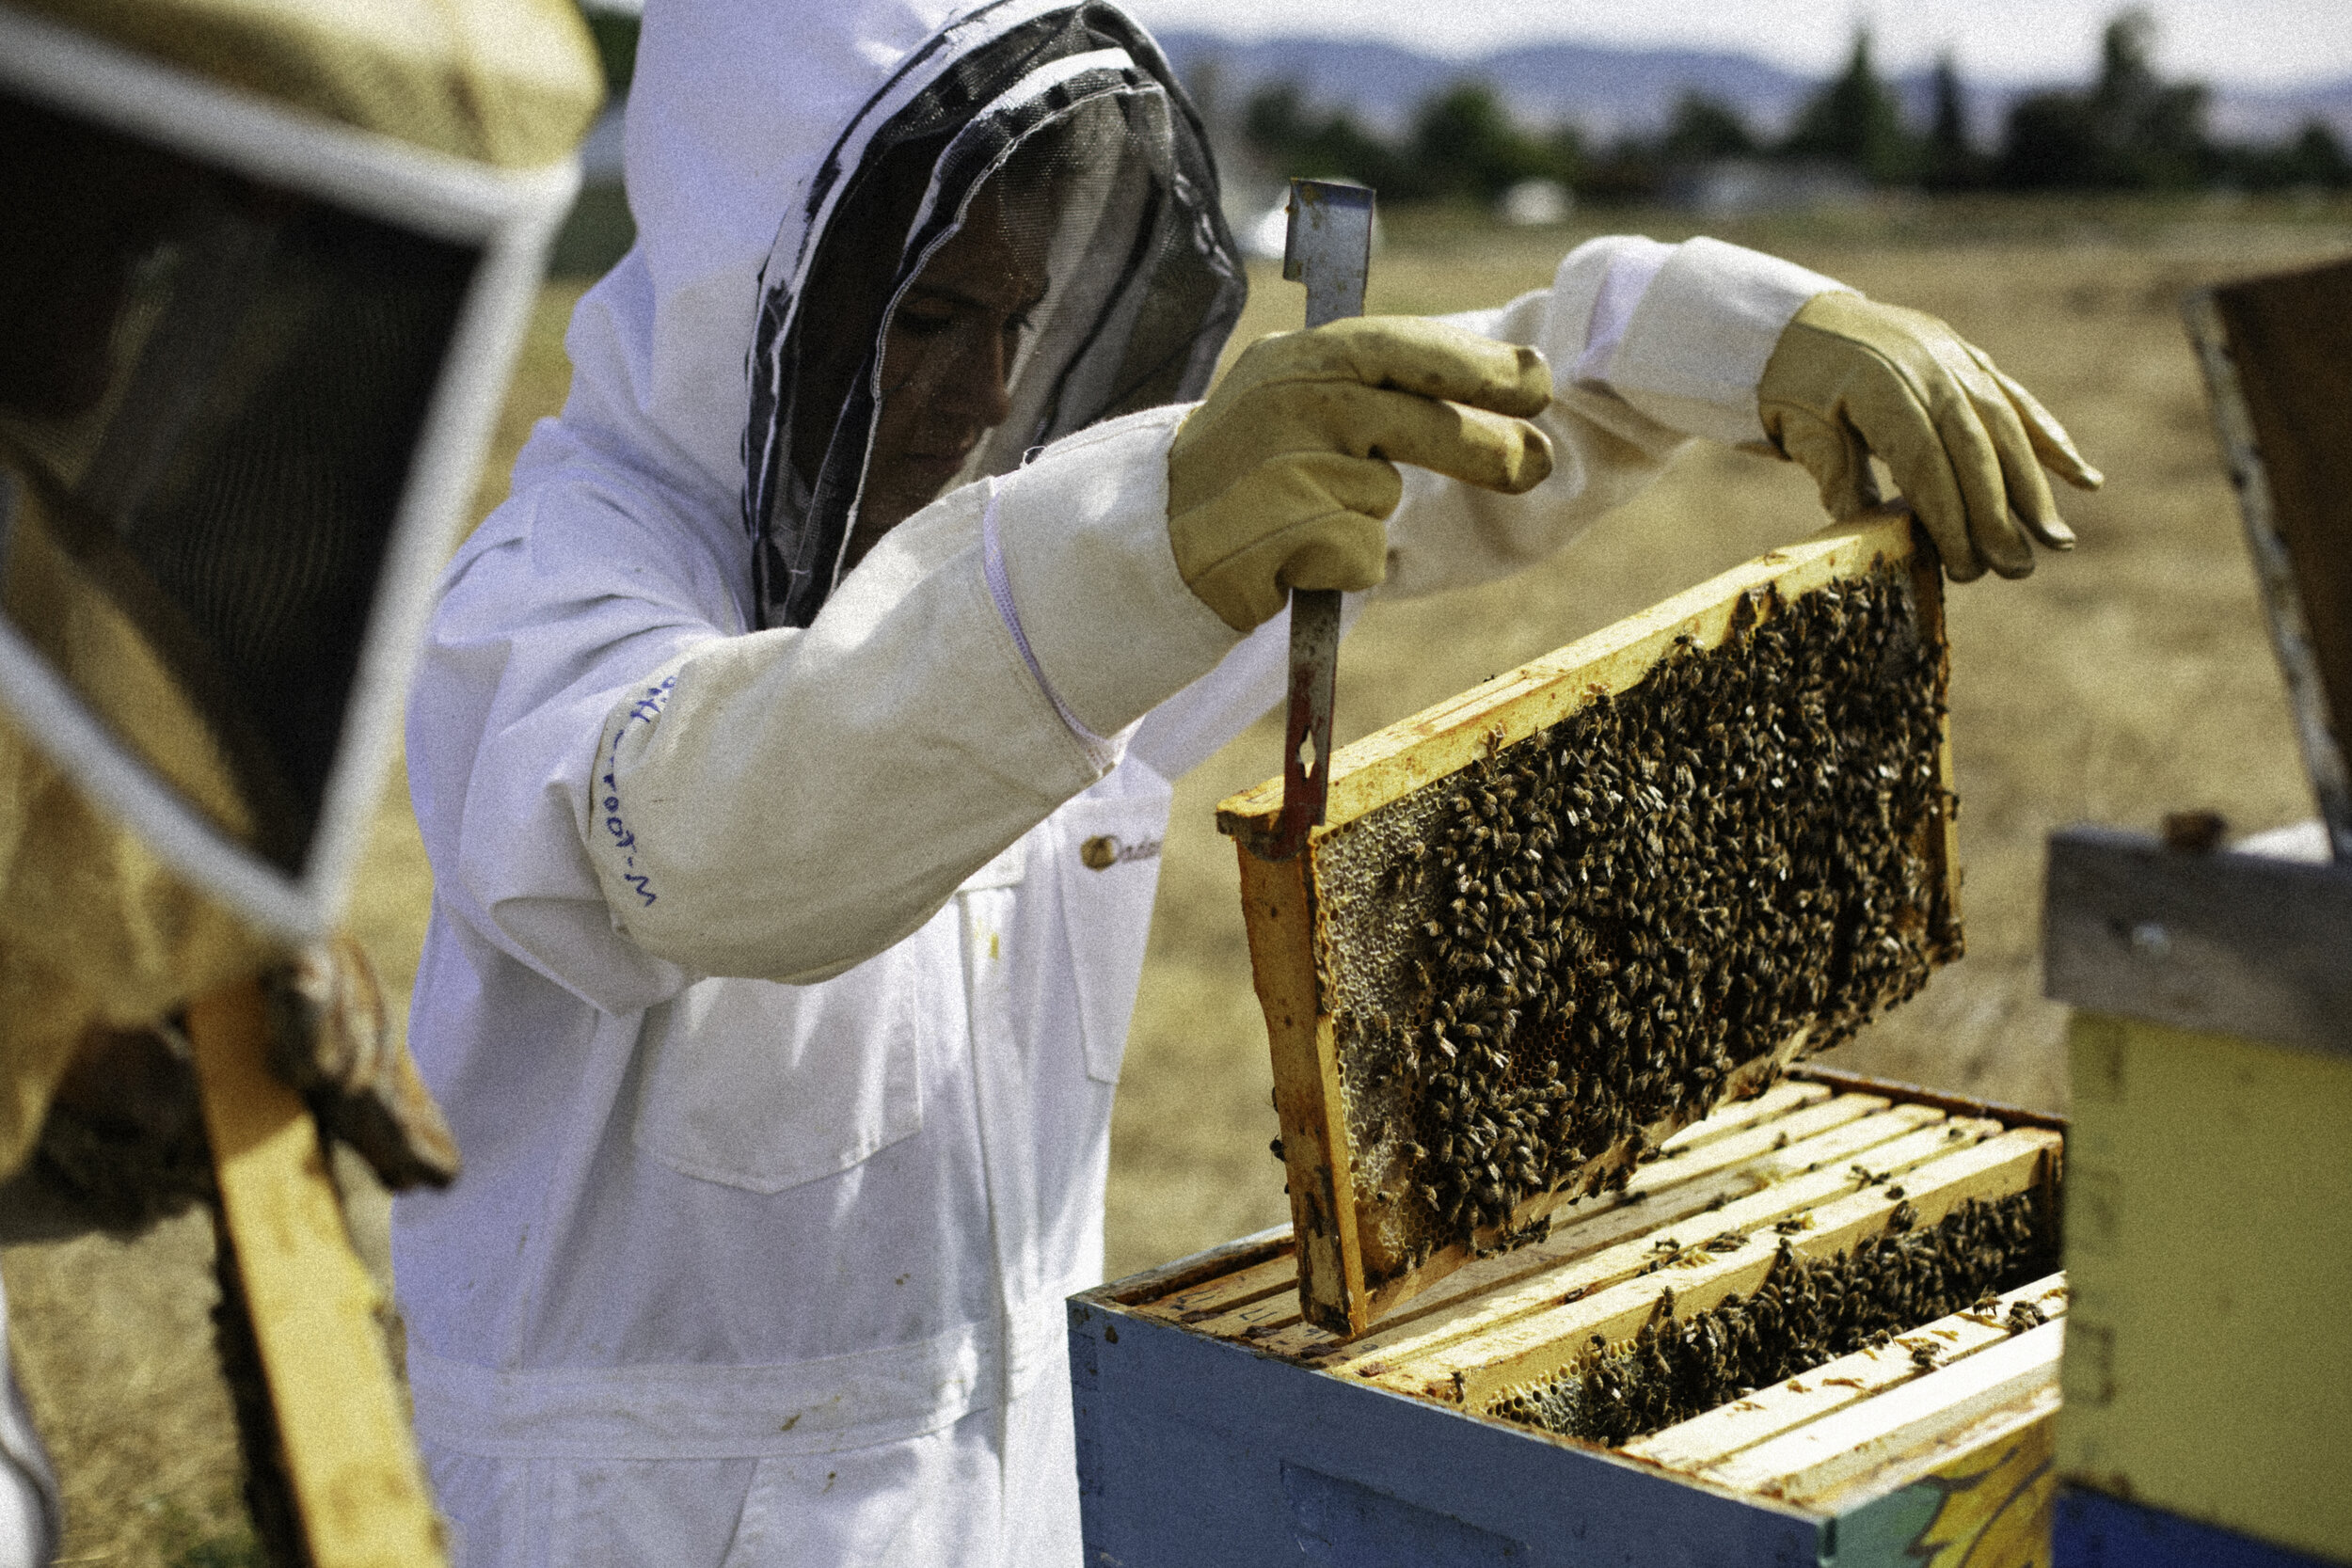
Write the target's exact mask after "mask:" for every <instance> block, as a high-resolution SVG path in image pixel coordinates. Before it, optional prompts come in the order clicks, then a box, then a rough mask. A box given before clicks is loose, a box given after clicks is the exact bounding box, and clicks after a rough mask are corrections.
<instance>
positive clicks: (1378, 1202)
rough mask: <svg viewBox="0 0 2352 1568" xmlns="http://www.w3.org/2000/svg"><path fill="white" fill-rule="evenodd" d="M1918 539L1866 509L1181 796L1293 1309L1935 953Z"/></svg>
mask: <svg viewBox="0 0 2352 1568" xmlns="http://www.w3.org/2000/svg"><path fill="white" fill-rule="evenodd" d="M1947 672H1948V664H1947V655H1946V649H1945V642H1944V626H1943V599H1942V588H1941V582H1940V579H1939V578H1938V576H1937V572H1936V562H1935V558H1934V555H1933V552H1932V550H1931V548H1929V547H1926V546H1923V545H1920V544H1919V543H1918V542H1917V540H1916V535H1915V531H1914V528H1913V526H1912V524H1911V523H1910V521H1909V520H1908V518H1907V517H1905V516H1902V515H1884V514H1881V515H1873V516H1871V517H1868V518H1866V519H1864V520H1861V521H1859V522H1857V523H1854V524H1851V525H1846V526H1841V527H1839V528H1836V529H1832V530H1829V531H1825V532H1823V533H1820V534H1818V535H1816V536H1814V537H1813V538H1811V539H1808V540H1806V541H1804V543H1802V544H1799V545H1793V546H1788V547H1786V548H1783V549H1779V550H1774V551H1772V552H1771V553H1770V554H1767V555H1764V556H1762V557H1759V558H1758V559H1756V560H1755V561H1752V562H1748V563H1747V564H1746V565H1743V566H1740V567H1738V568H1737V569H1735V570H1733V571H1730V572H1727V573H1725V574H1724V575H1723V576H1722V577H1719V578H1714V579H1713V580H1712V581H1709V582H1706V583H1702V584H1700V585H1699V586H1698V587H1696V588H1692V589H1691V590H1689V591H1688V592H1686V593H1683V594H1678V595H1677V596H1676V597H1674V598H1671V599H1668V600H1667V601H1665V602H1664V603H1662V604H1661V605H1658V606H1656V607H1654V608H1653V609H1651V610H1647V611H1645V612H1644V613H1643V614H1641V615H1637V616H1634V617H1632V618H1631V619H1629V620H1626V621H1621V622H1619V623H1617V624H1616V625H1614V626H1609V627H1607V628H1605V629H1604V630H1602V631H1599V632H1597V633H1595V634H1594V635H1593V636H1591V637H1588V638H1585V639H1583V640H1582V641H1578V642H1575V643H1572V644H1570V645H1569V646H1568V647H1565V648H1563V649H1561V650H1559V651H1558V652H1556V653H1553V654H1550V655H1549V656H1547V657H1543V658H1540V659H1537V660H1535V661H1534V663H1531V664H1527V665H1524V666H1522V667H1521V668H1519V669H1518V670H1514V671H1512V672H1510V673H1507V674H1502V675H1498V676H1496V677H1495V678H1494V679H1492V680H1489V681H1487V682H1486V683H1485V684H1484V685H1481V686H1478V687H1475V688H1473V689H1470V690H1469V691H1467V692H1464V693H1462V694H1461V695H1460V696H1458V697H1455V698H1453V699H1451V700H1450V701H1447V702H1445V703H1441V704H1439V705H1437V706H1435V707H1433V708H1430V709H1428V710H1426V711H1425V712H1422V713H1421V714H1419V715H1417V716H1415V717H1414V718H1411V719H1408V720H1406V721H1403V722H1401V723H1398V724H1394V725H1391V727H1390V728H1388V729H1386V730H1382V731H1380V732H1379V733H1377V734H1375V735H1372V736H1366V737H1365V738H1364V739H1362V740H1359V741H1358V742H1356V743H1355V744H1354V745H1352V746H1349V747H1346V748H1343V750H1341V751H1339V752H1336V753H1335V754H1334V755H1333V757H1332V759H1331V784H1330V804H1329V807H1328V809H1327V822H1326V824H1325V826H1323V827H1322V828H1319V829H1317V830H1316V831H1315V832H1314V834H1313V836H1312V838H1311V841H1310V843H1309V846H1308V848H1307V850H1306V852H1305V853H1303V854H1301V855H1298V856H1296V857H1295V858H1293V859H1291V860H1287V861H1275V860H1267V859H1263V858H1261V855H1260V853H1259V852H1258V851H1259V850H1260V849H1263V847H1264V846H1265V845H1266V844H1267V843H1268V842H1269V835H1270V834H1271V832H1272V830H1273V828H1274V825H1275V823H1276V821H1277V820H1278V818H1279V814H1280V809H1281V785H1280V781H1279V780H1274V781H1270V782H1269V783H1267V784H1261V785H1260V786H1259V787H1257V788H1256V789H1254V790H1250V791H1248V792H1247V793H1245V794H1242V795H1236V796H1233V797H1232V798H1231V799H1229V800H1226V801H1224V802H1223V803H1222V804H1221V805H1220V806H1219V807H1218V808H1217V823H1218V826H1219V828H1220V829H1222V830H1223V831H1224V832H1227V833H1229V834H1231V835H1232V837H1233V838H1234V840H1235V842H1236V844H1237V847H1238V848H1239V850H1240V859H1241V881H1242V900H1243V908H1244V914H1245V919H1246V921H1247V924H1248V932H1249V947H1250V958H1251V963H1252V966H1253V968H1254V971H1255V975H1256V981H1257V988H1258V996H1259V1000H1260V1002H1261V1003H1262V1004H1263V1007H1264V1010H1265V1016H1266V1027H1267V1033H1268V1036H1269V1037H1270V1040H1271V1044H1272V1048H1273V1057H1274V1085H1275V1087H1274V1093H1275V1105H1276V1110H1277V1111H1278V1113H1279V1116H1280V1118H1281V1127H1282V1154H1283V1159H1284V1162H1285V1164H1286V1165H1287V1167H1288V1171H1289V1177H1290V1193H1291V1211H1292V1216H1293V1221H1294V1224H1295V1229H1296V1233H1297V1235H1298V1237H1299V1238H1300V1247H1299V1256H1300V1270H1299V1295H1300V1305H1301V1309H1302V1310H1303V1311H1304V1313H1305V1314H1306V1316H1307V1318H1308V1320H1309V1321H1310V1322H1311V1323H1315V1324H1317V1325H1319V1326H1321V1327H1324V1328H1326V1329H1328V1330H1330V1331H1331V1332H1333V1333H1340V1334H1352V1333H1360V1332H1362V1331H1363V1330H1364V1329H1366V1328H1368V1327H1369V1326H1370V1325H1371V1324H1372V1323H1373V1322H1374V1321H1375V1319H1376V1318H1378V1317H1379V1316H1380V1314H1381V1313H1383V1312H1384V1311H1386V1310H1387V1309H1389V1308H1390V1307H1392V1306H1394V1305H1395V1304H1396V1303H1398V1302H1401V1301H1403V1300H1405V1299H1406V1298H1407V1297H1410V1296H1412V1295H1413V1294H1415V1293H1417V1292H1418V1291H1422V1290H1423V1289H1425V1288H1426V1287H1428V1286H1429V1285H1431V1284H1432V1283H1434V1282H1435V1281H1437V1280H1438V1279H1440V1278H1443V1277H1444V1276H1445V1275H1448V1274H1451V1273H1452V1272H1453V1271H1454V1270H1455V1269H1457V1268H1459V1267H1461V1266H1462V1265H1463V1264H1464V1263H1466V1262H1469V1261H1470V1260H1471V1259H1473V1258H1476V1257H1478V1256H1482V1255H1484V1254H1486V1253H1490V1252H1493V1251H1495V1250H1498V1249H1502V1248H1508V1247H1511V1246H1516V1245H1519V1244H1522V1243H1525V1242H1528V1241H1531V1240H1533V1239H1534V1238H1536V1237H1539V1236H1541V1235H1542V1234H1544V1232H1545V1230H1546V1227H1548V1226H1549V1223H1550V1216H1551V1215H1552V1213H1553V1212H1554V1211H1556V1210H1559V1209H1561V1208H1563V1207H1564V1206H1565V1205H1567V1204H1570V1203H1573V1202H1576V1201H1578V1200H1579V1199H1581V1197H1583V1196H1585V1195H1586V1194H1588V1193H1593V1192H1596V1191H1598V1190H1601V1189H1603V1188H1604V1187H1608V1186H1611V1185H1618V1186H1621V1185H1622V1184H1623V1183H1624V1182H1625V1181H1626V1180H1628V1179H1629V1176H1630V1174H1631V1171H1632V1169H1633V1166H1634V1165H1635V1164H1636V1163H1637V1162H1638V1161H1639V1160H1640V1159H1641V1158H1642V1157H1643V1156H1644V1154H1645V1153H1646V1152H1649V1151H1654V1150H1655V1149H1656V1148H1658V1147H1659V1146H1660V1145H1661V1144H1662V1143H1663V1142H1664V1141H1665V1139H1666V1138H1667V1137H1668V1136H1669V1135H1671V1134H1672V1133H1673V1132H1676V1131H1677V1129H1679V1128H1681V1127H1684V1126H1686V1125H1688V1124H1689V1123H1691V1122H1693V1121H1695V1120H1697V1119H1698V1118H1700V1117H1703V1116H1705V1115H1707V1114H1708V1111H1710V1110H1711V1109H1713V1108H1714V1107H1715V1106H1717V1105H1719V1104H1722V1103H1724V1101H1730V1100H1736V1099H1740V1098H1743V1097H1745V1096H1748V1095H1753V1094H1756V1093H1757V1092H1759V1091H1761V1090H1762V1089H1763V1088H1764V1087H1766V1086H1767V1085H1770V1084H1771V1083H1772V1081H1773V1080H1774V1079H1775V1078H1776V1077H1777V1076H1778V1075H1779V1073H1780V1071H1781V1069H1783V1068H1784V1067H1785V1066H1786V1065H1787V1064H1788V1063H1789V1062H1790V1061H1792V1060H1794V1059H1795V1058H1797V1057H1799V1056H1802V1055H1806V1054H1809V1053H1813V1052H1816V1051H1820V1050H1823V1049H1826V1048H1827V1047H1829V1046H1832V1045H1836V1044H1837V1043H1838V1042H1839V1041H1841V1040H1843V1039H1846V1038H1847V1037H1850V1036H1851V1035H1852V1034H1853V1032H1854V1031H1855V1030H1856V1029H1857V1028H1859V1027H1860V1026H1861V1025H1862V1023H1863V1022H1866V1021H1867V1019H1868V1018H1870V1017H1871V1016H1872V1015H1873V1014H1874V1013H1876V1012H1877V1011H1879V1010H1880V1009H1882V1008H1884V1007H1886V1006H1891V1005H1892V1004H1894V1003H1896V1002H1899V1001H1900V1000H1902V999H1903V998H1905V997H1908V996H1910V995H1911V994H1912V993H1913V992H1915V991H1916V990H1918V989H1919V987H1920V986H1921V985H1922V984H1923V983H1925V981H1926V979H1927V976H1928V974H1929V972H1930V970H1931V969H1932V968H1933V967H1934V966H1936V965H1938V964H1941V963H1944V962H1946V961H1948V960H1949V959H1951V958H1957V957H1958V956H1959V954H1960V950H1961V929H1960V908H1959V900H1958V892H1957V890H1958V868H1957V863H1956V860H1955V856H1954V852H1953V841H1952V819H1953V816H1954V806H1955V802H1954V800H1953V797H1952V794H1951V790H1950V759H1949V753H1948V750H1947V742H1946V726H1945V705H1944V696H1945V687H1946V680H1947Z"/></svg>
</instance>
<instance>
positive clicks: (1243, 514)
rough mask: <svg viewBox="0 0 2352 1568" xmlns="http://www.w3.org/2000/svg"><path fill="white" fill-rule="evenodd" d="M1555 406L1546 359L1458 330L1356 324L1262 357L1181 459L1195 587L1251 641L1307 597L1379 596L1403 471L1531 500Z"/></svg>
mask: <svg viewBox="0 0 2352 1568" xmlns="http://www.w3.org/2000/svg"><path fill="white" fill-rule="evenodd" d="M1550 402H1551V371H1550V369H1549V367H1548V366H1547V365H1545V363H1544V359H1543V356H1542V355H1540V354H1538V353H1536V352H1535V351H1534V349H1532V348H1522V347H1519V346H1518V345H1517V344H1513V343H1499V342H1496V341H1493V340H1492V339H1488V338H1481V337H1479V336H1478V335H1477V334H1475V333H1472V332H1466V331H1464V330H1463V329H1462V328H1460V327H1458V326H1451V325H1447V324H1445V323H1443V322H1436V321H1425V320H1422V319H1421V318H1419V317H1412V316H1356V317H1351V318H1349V319H1347V320H1345V321H1337V322H1332V323H1330V324H1329V325H1325V326H1318V327H1313V328H1311V329H1310V330H1308V331H1304V332H1286V333H1282V334H1279V336H1276V337H1271V338H1265V339H1262V340H1260V341H1258V342H1255V343H1252V344H1251V345H1250V346H1249V347H1248V349H1246V350H1244V351H1243V353H1242V356H1241V357H1240V358H1238V359H1236V360H1235V361H1234V362H1233V367H1232V370H1231V371H1230V372H1227V373H1226V376H1225V379H1224V380H1223V381H1221V382H1219V383H1218V384H1217V387H1216V390H1215V391H1213V392H1211V393H1210V394H1209V399H1208V401H1207V402H1206V403H1203V404H1201V405H1200V407H1198V408H1196V409H1194V410H1193V411H1192V412H1191V413H1190V414H1188V415H1186V416H1185V418H1184V423H1183V425H1182V426H1180V427H1179V428H1178V430H1177V432H1176V439H1175V441H1174V442H1173V444H1171V445H1170V446H1169V448H1168V543H1169V544H1170V545H1171V546H1173V547H1174V550H1175V553H1176V565H1177V569H1178V570H1179V571H1180V572H1181V573H1182V574H1183V575H1184V585H1185V586H1186V587H1188V588H1190V589H1191V590H1192V591H1193V593H1194V594H1198V595H1199V596H1200V600H1201V602H1202V603H1204V604H1206V605H1207V606H1208V607H1209V608H1210V609H1211V610H1216V612H1217V614H1218V615H1219V616H1220V617H1221V618H1223V620H1224V622H1225V624H1226V625H1227V626H1232V628H1233V629H1234V630H1235V631H1241V632H1247V631H1248V630H1250V629H1251V628H1252V627H1254V626H1259V625H1260V624H1262V623H1263V622H1265V621H1267V620H1269V619H1271V618H1272V617H1273V616H1274V614H1275V613H1276V612H1277V611H1279V610H1280V609H1281V608H1282V605H1283V602H1284V600H1285V598H1286V597H1287V596H1288V594H1289V592H1290V590H1291V589H1294V588H1341V589H1364V588H1370V587H1373V586H1374V585H1375V584H1376V583H1378V582H1379V581H1380V579H1381V578H1383V577H1384V576H1386V575H1387V571H1388V530H1387V529H1386V527H1384V526H1383V525H1384V524H1385V523H1386V522H1387V520H1388V517H1389V515H1390V514H1391V513H1392V512H1394V511H1395V510H1396V504H1397V502H1398V500H1400V499H1402V498H1403V496H1404V493H1405V490H1404V481H1403V479H1402V478H1400V477H1399V475H1398V474H1397V471H1396V467H1395V466H1396V465H1397V464H1399V463H1411V464H1414V465H1416V466H1417V467H1423V468H1431V469H1434V470H1436V471H1437V472H1438V473H1441V474H1447V475H1450V476H1452V477H1453V478H1454V479H1458V480H1461V481H1463V482H1465V483H1470V484H1476V485H1479V486H1481V487H1482V488H1485V489H1488V490H1499V491H1501V492H1502V493H1503V494H1504V495H1511V496H1516V495H1521V494H1524V493H1525V492H1527V491H1529V490H1532V489H1534V487H1535V486H1536V485H1538V484H1541V483H1543V482H1544V481H1545V480H1546V479H1547V478H1549V477H1550V474H1551V443H1550V441H1549V439H1548V438H1547V437H1546V436H1545V435H1544V433H1543V432H1542V431H1540V430H1538V429H1536V428H1535V427H1534V425H1532V424H1529V423H1528V422H1527V420H1528V418H1529V417H1530V416H1533V415H1535V414H1540V413H1542V412H1543V410H1544V408H1545V406H1546V405H1547V404H1549V403H1550Z"/></svg>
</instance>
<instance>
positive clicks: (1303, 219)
mask: <svg viewBox="0 0 2352 1568" xmlns="http://www.w3.org/2000/svg"><path fill="white" fill-rule="evenodd" d="M1372 204H1373V193H1372V192H1371V190H1369V189H1368V188H1366V187H1365V186H1362V185H1343V184H1336V183H1333V182H1329V181H1325V180H1294V181H1292V182H1291V200H1290V230H1289V235H1288V238H1287V240H1286V241H1285V243H1284V245H1283V249H1282V276H1283V277H1285V278H1287V279H1289V280H1290V281H1292V282H1294V283H1304V284H1306V285H1307V325H1309V326H1321V325H1324V324H1325V323H1326V322H1335V321H1338V320H1340V319H1342V318H1343V317H1346V316H1360V315H1362V314H1363V313H1364V279H1365V277H1366V275H1367V274H1369V273H1370V271H1371V269H1372ZM1339 673H1340V595H1339V591H1338V590H1337V589H1321V588H1298V589H1294V590H1292V592H1291V679H1290V719H1289V721H1288V722H1287V723H1286V724H1285V725H1284V726H1283V729H1282V736H1283V738H1282V818H1281V822H1280V824H1279V827H1278V828H1277V830H1276V832H1275V837H1274V843H1273V845H1272V847H1271V853H1270V854H1269V856H1268V857H1267V858H1268V859H1271V860H1289V859H1290V858H1291V857H1292V856H1294V855H1295V854H1297V853H1298V852H1299V851H1300V850H1302V849H1304V848H1306V847H1307V834H1308V832H1309V830H1310V829H1312V828H1315V827H1318V826H1320V825H1321V824H1322V822H1323V814H1324V808H1325V806H1326V805H1327V803H1328V801H1329V800H1330V796H1331V779H1330V767H1331V699H1332V689H1333V687H1334V685H1335V684H1336V682H1337V681H1338V679H1339Z"/></svg>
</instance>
